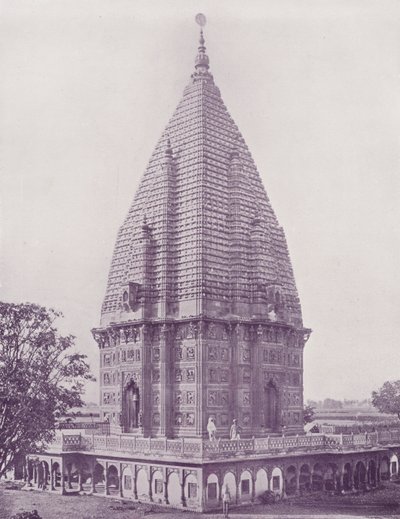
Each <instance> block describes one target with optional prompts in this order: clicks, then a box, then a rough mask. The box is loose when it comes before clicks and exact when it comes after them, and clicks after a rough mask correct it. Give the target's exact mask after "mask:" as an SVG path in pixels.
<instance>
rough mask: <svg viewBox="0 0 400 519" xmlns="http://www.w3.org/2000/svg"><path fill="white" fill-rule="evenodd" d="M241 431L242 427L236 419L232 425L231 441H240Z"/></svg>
mask: <svg viewBox="0 0 400 519" xmlns="http://www.w3.org/2000/svg"><path fill="white" fill-rule="evenodd" d="M240 431H241V430H240V427H239V425H238V423H237V420H236V418H235V419H234V420H233V423H232V425H231V440H240Z"/></svg>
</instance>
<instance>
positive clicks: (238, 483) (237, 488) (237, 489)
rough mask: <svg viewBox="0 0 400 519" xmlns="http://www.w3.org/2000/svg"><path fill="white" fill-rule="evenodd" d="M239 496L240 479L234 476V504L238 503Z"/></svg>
mask: <svg viewBox="0 0 400 519" xmlns="http://www.w3.org/2000/svg"><path fill="white" fill-rule="evenodd" d="M240 496H241V494H240V477H239V478H238V477H237V476H236V499H235V502H236V504H238V503H239V498H240Z"/></svg>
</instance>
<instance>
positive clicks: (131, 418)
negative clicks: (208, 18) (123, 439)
mask: <svg viewBox="0 0 400 519" xmlns="http://www.w3.org/2000/svg"><path fill="white" fill-rule="evenodd" d="M124 411H125V412H124V423H125V430H126V432H133V431H134V430H135V429H137V428H138V427H139V426H140V423H139V413H140V396H139V388H138V386H137V384H136V382H135V381H134V380H133V379H131V380H130V381H129V382H128V384H127V385H126V386H125V390H124Z"/></svg>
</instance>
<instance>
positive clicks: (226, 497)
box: [222, 484, 231, 517]
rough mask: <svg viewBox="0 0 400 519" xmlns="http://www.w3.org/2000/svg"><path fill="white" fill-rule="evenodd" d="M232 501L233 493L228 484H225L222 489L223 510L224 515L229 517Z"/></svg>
mask: <svg viewBox="0 0 400 519" xmlns="http://www.w3.org/2000/svg"><path fill="white" fill-rule="evenodd" d="M230 502H231V494H230V492H229V487H228V485H227V484H225V485H224V486H223V489H222V512H223V514H224V517H228V514H229V503H230Z"/></svg>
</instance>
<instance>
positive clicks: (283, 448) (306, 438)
mask: <svg viewBox="0 0 400 519" xmlns="http://www.w3.org/2000/svg"><path fill="white" fill-rule="evenodd" d="M391 444H400V430H384V431H377V432H372V433H360V434H310V435H297V436H267V437H263V438H243V439H239V440H227V439H222V438H221V439H218V440H214V441H210V440H203V439H201V438H179V439H167V438H143V437H139V436H133V435H124V434H115V435H113V434H111V435H95V434H92V435H86V434H65V433H63V434H62V435H61V436H57V437H56V439H55V441H54V442H53V443H52V444H51V446H50V450H63V451H94V452H101V453H120V454H127V455H133V454H134V455H143V456H147V455H149V454H157V455H161V456H178V457H185V458H206V459H207V458H214V457H215V456H222V457H231V456H235V455H240V454H243V453H245V454H248V455H257V454H267V455H268V454H277V453H291V452H304V451H305V452H308V451H313V450H319V451H326V452H329V451H332V450H338V451H343V450H350V449H362V448H371V447H374V446H377V445H391Z"/></svg>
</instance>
